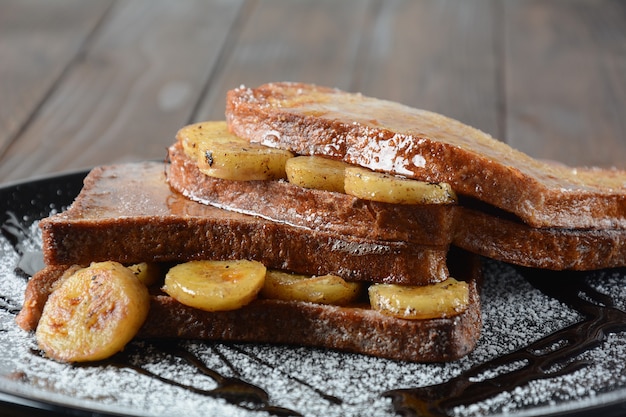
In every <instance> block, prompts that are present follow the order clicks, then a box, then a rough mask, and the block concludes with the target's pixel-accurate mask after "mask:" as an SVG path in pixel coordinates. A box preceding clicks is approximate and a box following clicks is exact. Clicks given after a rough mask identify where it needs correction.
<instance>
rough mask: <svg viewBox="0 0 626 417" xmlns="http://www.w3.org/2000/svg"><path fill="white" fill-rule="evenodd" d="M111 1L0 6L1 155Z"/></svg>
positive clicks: (17, 1)
mask: <svg viewBox="0 0 626 417" xmlns="http://www.w3.org/2000/svg"><path fill="white" fill-rule="evenodd" d="M111 3H112V1H111V0H99V1H89V2H85V1H81V0H58V1H56V0H55V1H54V2H49V1H41V0H5V1H2V2H0V62H1V64H0V80H1V81H0V97H2V105H1V106H0V155H2V153H3V150H5V149H6V148H7V147H8V146H9V144H10V142H11V141H12V140H13V139H14V138H15V137H16V135H18V132H19V131H20V130H21V129H22V128H23V126H24V125H25V124H26V123H27V122H28V120H29V118H30V116H31V115H32V114H33V112H35V111H36V109H37V107H38V106H39V105H40V103H41V102H42V101H43V100H44V98H45V96H46V95H47V94H48V93H49V92H50V91H51V90H52V89H53V88H54V86H55V83H56V82H57V81H58V80H59V77H61V75H62V74H63V71H64V70H65V69H66V68H67V67H68V65H69V64H70V62H71V61H72V60H73V59H74V58H75V57H76V55H77V54H78V53H79V52H80V50H81V47H82V46H83V45H84V43H85V41H86V39H87V38H88V37H89V35H90V33H92V32H93V30H94V28H95V27H96V25H97V24H98V22H99V21H100V20H101V19H102V17H103V16H104V14H105V13H106V11H107V10H108V8H109V7H110V5H111Z"/></svg>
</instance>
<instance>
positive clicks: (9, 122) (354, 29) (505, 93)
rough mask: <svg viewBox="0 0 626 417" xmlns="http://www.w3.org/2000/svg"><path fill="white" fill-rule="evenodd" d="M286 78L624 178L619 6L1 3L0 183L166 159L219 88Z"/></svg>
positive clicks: (625, 43)
mask: <svg viewBox="0 0 626 417" xmlns="http://www.w3.org/2000/svg"><path fill="white" fill-rule="evenodd" d="M283 80H287V81H289V80H291V81H305V82H312V83H316V84H320V85H328V86H334V87H339V88H342V89H345V90H349V91H361V92H363V93H364V94H367V95H370V96H374V97H379V98H383V99H389V100H394V101H398V102H401V103H405V104H408V105H411V106H414V107H421V108H425V109H428V110H433V111H436V112H440V113H443V114H446V115H449V116H451V117H454V118H457V119H459V120H461V121H463V122H465V123H467V124H470V125H473V126H475V127H478V128H479V129H482V130H484V131H486V132H487V133H490V134H492V135H493V136H495V137H497V138H498V139H501V140H503V141H506V142H508V143H509V144H511V145H512V146H514V147H516V148H518V149H520V150H522V151H524V152H526V153H529V154H530V155H532V156H534V157H538V158H547V159H554V160H558V161H561V162H564V163H567V164H571V165H599V166H604V167H608V166H617V167H620V168H626V162H624V161H626V121H625V120H624V119H625V117H624V115H626V2H620V1H615V0H553V1H550V2H544V1H540V0H524V1H514V0H503V1H499V0H464V1H463V2H458V1H454V0H439V1H431V0H345V1H340V2H339V1H334V0H294V1H289V2H285V1H281V0H234V1H225V0H206V1H205V0H179V1H176V2H170V1H166V0H128V1H123V2H115V1H114V0H92V1H89V2H84V1H77V0H55V1H53V2H50V1H41V0H3V1H1V2H0V100H1V101H0V182H9V181H14V180H19V179H27V178H32V177H34V176H39V175H46V174H50V173H56V172H60V171H66V170H75V169H78V168H88V167H92V166H94V165H100V164H107V163H114V162H121V161H134V160H146V159H161V158H163V157H164V156H165V148H166V147H167V146H168V145H169V144H170V143H171V142H172V141H173V137H174V134H175V132H176V131H177V130H178V129H179V128H180V127H181V126H183V125H185V124H187V123H190V122H193V121H198V120H206V119H221V118H223V114H224V99H225V93H226V91H227V90H228V89H231V88H233V87H237V86H239V85H241V84H246V85H251V86H256V85H258V84H261V83H264V82H269V81H283Z"/></svg>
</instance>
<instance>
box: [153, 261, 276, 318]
mask: <svg viewBox="0 0 626 417" xmlns="http://www.w3.org/2000/svg"><path fill="white" fill-rule="evenodd" d="M265 271H266V269H265V266H264V265H263V264H261V263H260V262H256V261H247V260H237V261H191V262H186V263H182V264H179V265H176V266H174V267H172V268H171V269H170V270H169V272H168V273H167V274H166V275H165V285H164V286H163V291H165V292H166V293H167V294H169V295H170V296H171V297H172V298H174V299H176V300H177V301H178V302H180V303H182V304H185V305H188V306H190V307H194V308H197V309H200V310H206V311H226V310H235V309H238V308H240V307H242V306H244V305H246V304H248V303H249V302H251V301H252V300H254V299H255V298H256V296H257V294H258V293H259V291H260V290H261V287H263V282H264V281H265Z"/></svg>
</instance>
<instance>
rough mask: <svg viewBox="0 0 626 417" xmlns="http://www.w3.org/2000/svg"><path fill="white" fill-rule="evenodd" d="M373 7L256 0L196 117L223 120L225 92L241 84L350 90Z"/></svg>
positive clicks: (328, 0)
mask: <svg viewBox="0 0 626 417" xmlns="http://www.w3.org/2000/svg"><path fill="white" fill-rule="evenodd" d="M369 8H370V2H368V1H361V0H346V1H335V0H316V1H303V0H294V1H287V2H285V1H281V0H261V1H259V2H258V3H252V4H251V5H250V7H249V8H248V9H247V11H246V17H245V19H242V20H243V26H242V27H241V30H240V34H239V37H238V39H236V40H235V41H234V42H233V44H231V45H229V50H228V51H227V52H228V53H227V54H226V56H225V59H224V61H223V62H222V63H221V66H220V70H219V72H218V73H217V74H216V76H215V78H214V79H213V82H212V84H211V86H210V89H209V90H208V93H207V96H206V98H205V100H204V102H203V103H202V106H201V107H200V108H199V110H198V112H197V114H196V115H195V117H194V119H195V120H209V119H212V120H214V119H222V118H223V117H224V105H225V104H224V103H225V102H224V98H225V95H226V92H227V91H228V90H229V89H231V88H235V87H238V86H240V85H242V84H244V85H248V86H257V85H260V84H263V83H266V82H271V81H301V82H311V83H316V84H320V85H328V86H333V87H339V88H344V89H348V88H349V87H350V85H351V84H352V77H353V75H354V65H355V63H356V54H357V52H358V45H359V42H360V41H361V39H362V36H363V30H364V26H363V24H364V22H365V19H366V15H367V12H368V10H369Z"/></svg>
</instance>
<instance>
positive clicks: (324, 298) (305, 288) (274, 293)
mask: <svg viewBox="0 0 626 417" xmlns="http://www.w3.org/2000/svg"><path fill="white" fill-rule="evenodd" d="M360 291H361V284H359V283H356V282H346V281H345V280H344V279H343V278H341V277H338V276H336V275H323V276H318V277H309V276H305V275H297V274H289V273H287V272H282V271H274V270H270V271H268V272H267V274H266V277H265V285H263V289H262V290H261V295H262V296H263V297H265V298H273V299H278V300H296V301H308V302H311V303H318V304H334V305H345V304H348V303H350V302H352V301H354V300H355V299H356V298H357V297H358V296H359V293H360Z"/></svg>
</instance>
